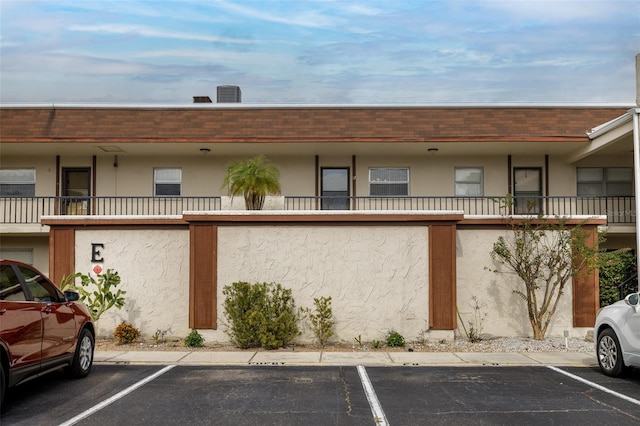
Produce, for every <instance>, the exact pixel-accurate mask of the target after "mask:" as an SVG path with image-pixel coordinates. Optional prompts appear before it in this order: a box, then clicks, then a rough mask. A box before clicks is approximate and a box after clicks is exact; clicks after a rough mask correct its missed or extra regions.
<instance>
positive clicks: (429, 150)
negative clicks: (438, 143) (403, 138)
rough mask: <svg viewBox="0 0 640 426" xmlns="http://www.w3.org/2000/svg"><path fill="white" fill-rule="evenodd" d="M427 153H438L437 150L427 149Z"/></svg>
mask: <svg viewBox="0 0 640 426" xmlns="http://www.w3.org/2000/svg"><path fill="white" fill-rule="evenodd" d="M427 151H428V152H429V154H435V153H436V152H438V148H429V149H427Z"/></svg>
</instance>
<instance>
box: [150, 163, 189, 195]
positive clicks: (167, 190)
mask: <svg viewBox="0 0 640 426" xmlns="http://www.w3.org/2000/svg"><path fill="white" fill-rule="evenodd" d="M154 184H155V195H158V196H179V195H180V194H181V189H182V188H181V187H182V170H181V169H155V170H154Z"/></svg>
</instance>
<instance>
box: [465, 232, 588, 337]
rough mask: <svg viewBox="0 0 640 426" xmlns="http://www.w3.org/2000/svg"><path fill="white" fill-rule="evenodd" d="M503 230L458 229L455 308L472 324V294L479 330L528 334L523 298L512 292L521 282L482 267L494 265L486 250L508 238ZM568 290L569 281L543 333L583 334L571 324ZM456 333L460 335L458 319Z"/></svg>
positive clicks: (571, 295) (508, 275) (513, 277)
mask: <svg viewBox="0 0 640 426" xmlns="http://www.w3.org/2000/svg"><path fill="white" fill-rule="evenodd" d="M509 233H510V231H507V230H502V231H501V230H481V231H479V230H458V232H457V244H456V245H457V267H458V277H457V281H458V283H457V285H458V293H457V300H458V309H459V310H460V315H461V316H462V319H463V320H464V325H465V326H466V327H467V329H469V322H471V323H472V324H476V326H477V324H478V323H477V322H476V320H475V312H476V310H475V309H474V306H475V302H474V301H473V299H472V298H473V297H474V296H475V297H476V298H477V300H478V306H479V307H480V310H479V311H478V312H479V313H480V315H481V317H484V316H485V315H486V317H484V320H483V321H482V323H481V324H482V331H483V332H485V333H489V334H492V335H495V336H531V337H533V332H532V330H531V324H530V323H529V319H528V314H527V309H526V304H525V301H524V300H523V299H522V298H521V297H520V296H519V295H517V294H515V293H514V292H513V290H514V289H517V290H520V291H524V284H522V282H521V281H520V280H519V279H518V278H517V277H516V276H515V275H513V274H509V273H494V272H491V271H489V270H485V267H488V268H496V265H494V264H493V261H492V260H491V257H490V256H489V253H490V252H491V249H492V248H493V243H494V242H495V241H497V240H498V237H500V236H504V237H505V238H508V237H509ZM572 298H573V294H572V289H571V283H570V282H569V283H568V284H567V286H566V287H565V290H564V294H563V296H562V297H561V299H560V302H559V305H558V309H557V311H556V313H555V315H554V317H553V320H552V322H551V324H550V325H549V329H548V330H547V336H563V335H564V330H569V331H570V335H571V336H572V337H582V336H584V334H585V332H586V329H584V330H583V329H580V328H575V329H574V327H573V312H572ZM458 334H461V335H462V336H464V331H463V329H462V325H461V324H460V321H459V320H458Z"/></svg>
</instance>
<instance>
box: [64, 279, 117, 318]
mask: <svg viewBox="0 0 640 426" xmlns="http://www.w3.org/2000/svg"><path fill="white" fill-rule="evenodd" d="M76 278H80V287H77V286H76V285H75V279H76ZM119 285H120V275H118V272H116V271H114V270H112V269H107V272H105V273H104V274H99V275H98V279H97V280H96V279H95V278H93V277H92V276H91V274H89V275H84V274H82V273H80V272H76V273H75V274H72V275H68V276H66V277H64V278H63V279H62V281H61V282H60V288H61V289H62V291H65V290H67V289H71V290H75V291H77V292H78V293H79V294H80V301H81V302H83V303H84V304H85V305H87V308H89V312H90V313H91V318H93V320H94V321H98V320H99V319H100V317H101V316H102V314H103V313H105V312H106V311H108V310H109V309H111V308H113V307H116V308H118V309H120V308H122V306H124V295H125V294H127V292H126V291H124V290H120V289H118V290H116V289H115V288H116V287H117V286H119Z"/></svg>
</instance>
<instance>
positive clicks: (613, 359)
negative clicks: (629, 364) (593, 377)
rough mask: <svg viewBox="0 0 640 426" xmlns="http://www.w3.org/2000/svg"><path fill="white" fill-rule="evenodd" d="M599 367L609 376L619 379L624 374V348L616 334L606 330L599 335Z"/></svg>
mask: <svg viewBox="0 0 640 426" xmlns="http://www.w3.org/2000/svg"><path fill="white" fill-rule="evenodd" d="M597 348H598V353H597V354H596V355H597V356H598V365H599V366H600V370H602V372H603V373H604V374H606V375H607V376H611V377H619V376H621V375H622V373H623V372H624V370H625V368H624V361H623V359H622V348H621V347H620V342H619V341H618V337H617V336H616V333H615V332H614V331H613V330H612V329H610V328H606V329H604V330H602V331H601V332H600V334H598V346H597Z"/></svg>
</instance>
